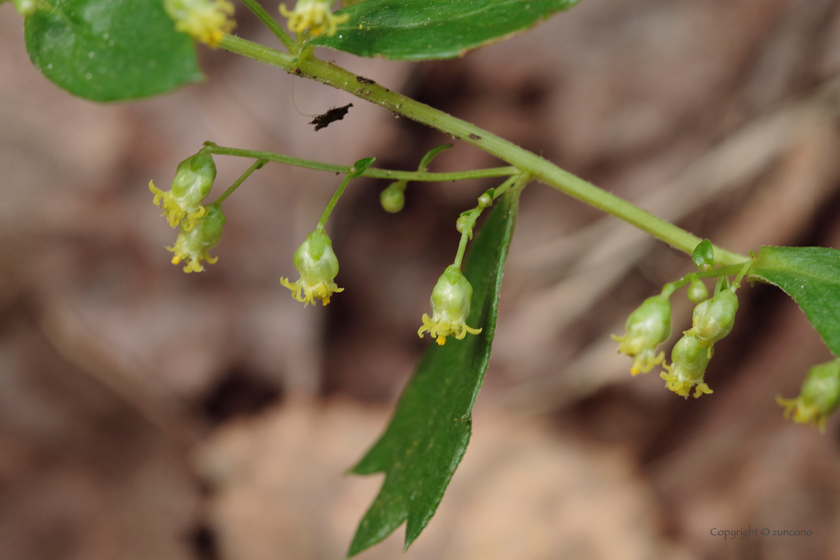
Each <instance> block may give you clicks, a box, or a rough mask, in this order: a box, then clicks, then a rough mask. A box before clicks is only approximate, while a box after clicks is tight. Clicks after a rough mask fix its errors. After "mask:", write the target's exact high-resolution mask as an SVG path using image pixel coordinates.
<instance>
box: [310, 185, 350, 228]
mask: <svg viewBox="0 0 840 560" xmlns="http://www.w3.org/2000/svg"><path fill="white" fill-rule="evenodd" d="M352 179H353V176H352V175H347V177H345V178H344V180H343V181H342V182H341V184H340V185H339V186H338V188H337V189H336V190H335V193H334V194H333V195H332V198H331V199H330V203H329V204H327V208H326V209H325V210H324V213H323V214H321V219H320V220H318V225H317V226H315V229H317V230H318V231H324V226H326V225H327V220H328V219H329V217H330V214H332V211H333V208H335V205H336V204H338V199H339V198H341V195H343V194H344V189H346V188H347V185H349V184H350V181H351V180H352Z"/></svg>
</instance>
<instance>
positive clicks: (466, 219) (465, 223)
mask: <svg viewBox="0 0 840 560" xmlns="http://www.w3.org/2000/svg"><path fill="white" fill-rule="evenodd" d="M468 227H470V216H469V214H461V215H460V216H458V220H457V221H456V222H455V229H457V230H458V233H464V230H466V229H467V228H468Z"/></svg>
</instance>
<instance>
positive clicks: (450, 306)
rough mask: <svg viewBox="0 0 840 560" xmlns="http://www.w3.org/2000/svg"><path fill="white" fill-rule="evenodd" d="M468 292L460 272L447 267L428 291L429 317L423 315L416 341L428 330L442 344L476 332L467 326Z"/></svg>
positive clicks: (466, 282)
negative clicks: (429, 294)
mask: <svg viewBox="0 0 840 560" xmlns="http://www.w3.org/2000/svg"><path fill="white" fill-rule="evenodd" d="M472 291H473V290H472V286H471V285H470V283H469V281H468V280H467V278H466V277H465V276H464V275H463V274H462V273H461V269H460V268H459V267H457V266H456V265H454V264H453V265H450V266H448V267H447V268H446V270H445V271H444V272H443V274H441V276H440V278H439V279H438V281H437V284H435V288H434V289H433V290H432V298H431V304H432V317H431V318H430V317H429V316H428V315H427V314H425V313H424V314H423V326H422V327H420V329H419V330H418V331H417V334H418V335H419V336H420V338H422V337H423V333H425V332H427V331H428V332H429V333H430V334H431V335H432V336H433V337H434V338H436V339H437V343H438V344H440V345H443V344H445V343H446V337H447V336H454V337H455V338H456V339H458V340H463V338H464V337H465V336H467V333H470V334H478V333H480V332H481V329H474V328H472V327H469V326H467V318H468V317H469V316H470V300H472Z"/></svg>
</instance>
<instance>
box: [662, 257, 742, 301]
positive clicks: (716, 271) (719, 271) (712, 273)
mask: <svg viewBox="0 0 840 560" xmlns="http://www.w3.org/2000/svg"><path fill="white" fill-rule="evenodd" d="M753 260H754V259H748V260H747V262H745V263H744V262H742V263H739V264H733V265H729V266H722V267H720V268H713V269H711V270H701V271H697V272H692V273H691V274H686V275H685V276H683V277H682V278H680V279H679V280H674V281H673V282H668V283H667V284H665V285H664V286H663V287H662V295H663V296H665V297H670V296H671V294H673V293H674V291H675V290H678V289H679V288H681V287H683V286H685V285H686V284H688V283H689V282H693V281H694V280H695V279H697V278H718V277H721V276H732V275H737V278H736V283H737V282H740V281H741V279H742V278H743V277H744V275H745V274H747V272H749V269H750V267H751V266H752V264H753Z"/></svg>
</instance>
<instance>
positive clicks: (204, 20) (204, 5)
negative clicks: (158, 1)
mask: <svg viewBox="0 0 840 560" xmlns="http://www.w3.org/2000/svg"><path fill="white" fill-rule="evenodd" d="M164 7H165V8H166V13H167V14H168V15H169V17H171V18H172V19H173V20H175V29H176V30H178V31H180V32H181V33H187V34H189V35H190V36H192V38H193V39H195V40H196V41H200V42H202V43H204V44H206V45H208V46H210V47H213V48H215V47H217V46H219V42H221V40H222V37H224V35H225V33H230V32H231V31H233V28H234V26H235V25H236V22H234V21H233V20H231V19H228V18H229V17H230V16H232V15H233V4H231V3H230V2H228V1H227V0H165V1H164Z"/></svg>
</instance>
